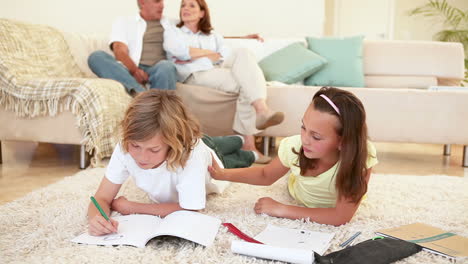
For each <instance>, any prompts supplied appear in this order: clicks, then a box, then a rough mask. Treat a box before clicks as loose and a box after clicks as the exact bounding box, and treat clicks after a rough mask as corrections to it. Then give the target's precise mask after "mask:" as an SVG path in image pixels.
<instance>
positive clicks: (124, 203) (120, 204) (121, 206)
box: [111, 196, 133, 215]
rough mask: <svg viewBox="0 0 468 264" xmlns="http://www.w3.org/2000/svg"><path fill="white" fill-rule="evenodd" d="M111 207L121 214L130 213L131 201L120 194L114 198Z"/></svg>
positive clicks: (131, 211)
mask: <svg viewBox="0 0 468 264" xmlns="http://www.w3.org/2000/svg"><path fill="white" fill-rule="evenodd" d="M111 209H112V210H114V211H117V212H119V213H121V214H123V215H128V214H132V213H133V210H132V202H130V201H129V200H127V198H125V196H120V197H119V198H117V199H114V201H112V204H111Z"/></svg>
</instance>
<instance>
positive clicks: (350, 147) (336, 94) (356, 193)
mask: <svg viewBox="0 0 468 264" xmlns="http://www.w3.org/2000/svg"><path fill="white" fill-rule="evenodd" d="M321 94H324V95H326V96H327V97H328V98H329V99H330V100H331V101H332V102H333V103H334V104H335V105H336V106H337V107H338V109H339V111H340V114H338V113H337V112H336V110H335V109H334V108H333V107H332V106H331V105H330V103H328V102H327V101H326V100H325V99H324V98H322V97H321V96H320V95H321ZM311 106H313V107H314V109H315V110H317V111H320V112H322V113H328V114H330V115H334V116H336V117H337V118H338V120H339V122H340V126H339V127H337V128H335V129H336V133H337V134H338V135H339V136H340V137H341V151H340V166H339V169H338V173H337V175H336V188H337V190H338V195H339V197H346V198H350V199H351V200H352V201H353V202H356V203H357V202H359V200H360V199H361V198H362V196H363V195H364V194H365V193H366V192H367V182H366V175H367V168H366V162H367V155H368V153H367V125H366V112H365V110H364V106H363V105H362V103H361V101H360V100H359V99H358V98H357V97H356V96H355V95H354V94H352V93H350V92H348V91H345V90H341V89H338V88H334V87H322V88H321V89H320V90H319V91H318V92H317V93H316V94H315V95H314V97H313V99H312V103H311ZM309 107H310V106H309ZM293 152H294V153H296V154H298V156H299V159H298V161H299V164H297V166H298V167H299V168H300V169H301V175H304V174H305V173H306V171H307V170H308V169H314V168H315V166H316V163H317V159H309V158H307V157H306V156H305V155H304V150H303V148H302V147H301V149H300V150H299V152H297V151H296V150H294V149H293Z"/></svg>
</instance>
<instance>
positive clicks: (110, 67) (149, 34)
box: [88, 0, 177, 96]
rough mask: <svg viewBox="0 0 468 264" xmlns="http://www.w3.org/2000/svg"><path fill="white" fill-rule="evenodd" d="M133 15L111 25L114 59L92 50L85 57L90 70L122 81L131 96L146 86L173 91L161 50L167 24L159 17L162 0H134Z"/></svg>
mask: <svg viewBox="0 0 468 264" xmlns="http://www.w3.org/2000/svg"><path fill="white" fill-rule="evenodd" d="M137 1H138V7H139V9H140V13H139V15H137V16H136V17H125V18H119V19H117V20H116V21H115V22H114V24H113V26H112V33H111V39H110V48H111V50H112V51H113V53H114V55H115V58H114V57H112V56H111V55H109V54H108V53H106V52H104V51H95V52H93V53H92V54H91V55H90V56H89V58H88V65H89V67H90V68H91V70H92V71H93V72H94V73H95V74H96V75H97V76H99V77H101V78H109V79H113V80H116V81H118V82H120V83H122V84H123V86H124V87H125V89H127V92H128V93H129V94H130V95H132V96H134V95H135V94H136V93H138V92H142V91H144V90H145V85H146V84H147V83H148V84H149V86H150V88H158V89H167V90H174V89H175V85H176V81H177V73H176V68H175V66H174V64H173V63H172V62H170V61H168V60H166V59H165V58H166V53H165V51H164V49H163V34H164V30H165V29H166V28H167V27H168V24H169V23H170V22H169V20H167V19H166V18H164V17H163V16H162V12H163V9H164V1H163V0H137Z"/></svg>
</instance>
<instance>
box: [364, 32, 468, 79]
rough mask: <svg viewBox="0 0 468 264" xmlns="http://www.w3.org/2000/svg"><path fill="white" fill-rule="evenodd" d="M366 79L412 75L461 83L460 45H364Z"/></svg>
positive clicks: (377, 42) (386, 42)
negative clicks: (368, 76) (376, 76)
mask: <svg viewBox="0 0 468 264" xmlns="http://www.w3.org/2000/svg"><path fill="white" fill-rule="evenodd" d="M363 52H364V58H363V59H364V74H365V75H412V76H435V77H437V78H445V79H455V80H462V79H463V78H464V70H465V65H464V50H463V45H462V44H461V43H456V42H439V41H398V40H366V41H364V50H363Z"/></svg>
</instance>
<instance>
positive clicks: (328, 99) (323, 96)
mask: <svg viewBox="0 0 468 264" xmlns="http://www.w3.org/2000/svg"><path fill="white" fill-rule="evenodd" d="M320 97H322V98H323V99H325V101H327V102H328V103H329V104H330V105H331V107H333V109H335V111H336V112H337V113H338V115H340V110H339V109H338V107H337V106H336V105H335V104H334V103H333V102H332V100H330V98H328V97H327V96H326V95H324V94H321V95H320Z"/></svg>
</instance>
